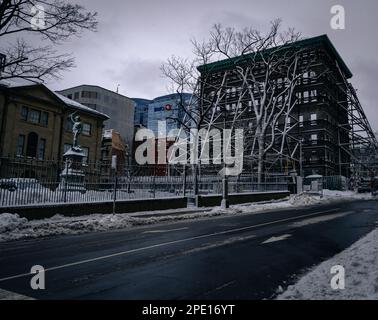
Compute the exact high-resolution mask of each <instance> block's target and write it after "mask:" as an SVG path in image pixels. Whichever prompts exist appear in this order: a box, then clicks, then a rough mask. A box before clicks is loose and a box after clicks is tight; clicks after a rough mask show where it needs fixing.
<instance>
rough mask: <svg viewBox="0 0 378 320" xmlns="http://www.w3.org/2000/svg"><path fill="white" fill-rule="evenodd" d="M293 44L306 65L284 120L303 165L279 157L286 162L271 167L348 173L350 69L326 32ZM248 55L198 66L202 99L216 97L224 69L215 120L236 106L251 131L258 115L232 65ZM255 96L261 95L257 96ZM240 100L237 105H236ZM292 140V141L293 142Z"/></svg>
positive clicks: (280, 125) (281, 123)
mask: <svg viewBox="0 0 378 320" xmlns="http://www.w3.org/2000/svg"><path fill="white" fill-rule="evenodd" d="M293 48H299V49H300V52H301V53H300V59H299V66H300V67H299V68H300V69H302V70H303V69H306V72H304V73H303V77H302V78H301V79H300V81H299V83H298V84H297V85H296V87H295V93H294V95H295V96H296V97H297V99H298V100H297V103H296V105H295V107H294V109H293V110H292V112H291V116H290V118H289V119H288V120H289V121H290V120H291V123H287V125H289V126H292V129H291V131H290V134H291V135H292V136H293V137H294V139H295V141H301V144H302V148H301V149H302V155H301V156H300V155H299V151H300V149H299V148H297V150H296V151H295V152H296V159H298V160H299V159H300V158H301V160H302V161H301V162H302V163H301V164H300V163H299V161H296V162H295V161H290V163H287V162H286V159H285V156H282V158H283V159H284V161H281V164H280V165H278V164H277V165H276V166H275V167H273V166H272V167H271V168H270V169H271V171H272V172H277V173H283V171H286V172H288V171H289V170H290V169H296V170H297V172H298V171H299V170H298V169H299V167H300V165H302V168H303V174H304V176H307V175H312V174H320V175H324V176H332V175H342V176H347V177H348V176H349V175H350V162H351V159H350V149H349V148H350V143H351V142H350V131H351V126H350V123H349V118H348V107H349V106H348V97H347V95H348V94H347V92H348V90H350V89H351V85H350V84H349V83H348V82H347V79H349V78H351V77H352V73H351V71H350V70H349V69H348V67H347V65H346V64H345V62H344V61H343V60H342V58H341V56H340V55H339V53H338V52H337V50H336V49H335V47H334V46H333V45H332V43H331V41H330V40H329V38H328V37H327V36H326V35H322V36H319V37H314V38H309V39H305V40H300V41H297V42H295V43H293ZM248 58H249V57H244V58H243V57H235V58H232V59H226V60H222V61H217V62H214V63H210V64H207V65H203V66H200V67H199V68H198V69H199V71H200V72H201V76H202V77H203V78H205V77H206V79H207V80H206V81H203V82H202V83H203V87H202V89H201V90H202V92H203V94H204V96H205V97H211V96H212V95H214V88H218V87H220V86H221V85H220V84H221V81H222V79H223V75H224V74H225V73H226V72H227V77H226V81H225V84H224V91H225V92H222V96H223V98H222V100H221V102H220V103H219V106H218V108H219V113H221V114H223V115H221V116H220V117H218V119H219V120H218V121H219V122H223V121H224V118H226V121H230V119H232V117H233V115H234V114H235V110H238V112H243V116H241V117H240V119H239V121H240V126H241V127H244V126H246V125H249V124H250V126H249V129H251V130H250V131H251V132H253V130H254V125H253V123H254V121H255V120H256V119H255V118H254V113H253V110H252V104H251V101H249V99H250V98H249V97H248V95H246V96H245V98H244V96H242V97H241V95H242V94H241V90H242V88H241V87H242V83H241V80H240V78H238V77H237V73H236V71H235V68H236V66H241V67H243V66H244V65H245V64H246V62H245V61H248ZM252 59H254V58H253V57H252ZM254 72H255V71H254ZM259 73H260V74H264V70H259V69H258V68H256V73H255V77H256V79H258V78H259ZM271 80H272V81H277V82H280V81H282V83H283V82H284V81H285V79H284V78H276V79H271ZM223 93H224V94H223ZM239 98H240V99H239ZM254 99H259V97H258V94H257V95H256V97H255V98H254ZM207 101H211V99H210V98H209V99H208V100H207ZM239 101H240V102H239ZM203 103H209V102H203ZM238 103H240V107H238V108H237V104H238ZM247 119H248V121H247ZM286 121H287V120H286V118H284V117H282V118H281V119H280V120H279V121H278V125H277V128H276V129H275V130H277V131H279V130H280V129H282V128H283V126H284V125H285V122H286ZM237 125H238V124H236V126H237ZM292 142H293V143H294V140H292ZM292 150H294V148H292ZM266 160H269V155H267V156H266ZM291 160H292V159H291ZM285 167H286V168H285ZM288 169H289V170H288Z"/></svg>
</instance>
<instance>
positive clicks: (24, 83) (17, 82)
mask: <svg viewBox="0 0 378 320" xmlns="http://www.w3.org/2000/svg"><path fill="white" fill-rule="evenodd" d="M34 86H41V87H43V88H44V89H46V90H48V91H49V92H50V93H52V94H53V95H55V97H56V98H57V99H59V100H60V101H61V102H63V103H64V104H65V105H66V106H68V107H71V108H74V109H78V110H81V111H84V112H87V113H91V114H95V115H97V116H101V117H103V118H106V119H109V116H108V115H107V114H105V113H102V112H99V111H97V110H93V109H91V108H89V107H87V106H85V105H83V104H81V103H79V102H76V101H74V100H71V99H69V98H67V97H65V96H63V95H61V94H59V93H57V92H54V91H53V90H50V89H49V88H48V87H47V86H46V85H44V84H43V83H42V82H37V81H31V80H26V79H21V78H13V79H6V80H0V87H6V88H9V89H17V88H22V87H34Z"/></svg>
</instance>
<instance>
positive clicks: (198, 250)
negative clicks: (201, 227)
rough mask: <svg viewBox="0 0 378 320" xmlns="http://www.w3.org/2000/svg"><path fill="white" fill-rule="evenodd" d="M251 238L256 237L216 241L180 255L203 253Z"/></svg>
mask: <svg viewBox="0 0 378 320" xmlns="http://www.w3.org/2000/svg"><path fill="white" fill-rule="evenodd" d="M253 238H256V236H255V235H254V234H252V235H250V236H246V237H231V238H229V239H226V240H224V241H217V242H215V243H206V244H204V245H202V246H199V247H197V248H193V249H189V250H187V251H184V252H182V254H190V253H195V252H200V251H204V250H209V249H214V248H218V247H221V246H225V245H228V244H232V243H236V242H240V241H246V240H249V239H253Z"/></svg>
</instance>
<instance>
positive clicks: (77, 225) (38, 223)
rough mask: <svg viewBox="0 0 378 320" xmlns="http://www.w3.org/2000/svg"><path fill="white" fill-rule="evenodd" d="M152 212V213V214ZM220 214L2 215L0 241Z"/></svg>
mask: <svg viewBox="0 0 378 320" xmlns="http://www.w3.org/2000/svg"><path fill="white" fill-rule="evenodd" d="M150 213H151V212H150ZM221 214H222V213H221V212H209V211H207V212H194V213H186V214H180V215H156V216H153V217H143V215H140V216H131V215H130V214H129V213H125V214H93V215H87V216H79V217H64V216H62V215H55V216H53V217H51V218H48V219H43V220H28V219H26V218H20V217H19V216H18V215H17V214H10V213H4V214H0V242H1V241H10V240H21V239H30V238H39V237H46V236H54V235H64V234H82V233H88V232H94V231H107V230H115V229H125V228H130V227H133V226H141V225H150V224H155V223H160V222H173V221H180V220H187V219H194V218H201V217H212V216H219V215H221Z"/></svg>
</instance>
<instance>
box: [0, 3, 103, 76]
mask: <svg viewBox="0 0 378 320" xmlns="http://www.w3.org/2000/svg"><path fill="white" fill-rule="evenodd" d="M96 15H97V13H92V12H87V11H86V10H85V9H84V8H83V7H82V6H80V5H77V4H71V3H69V2H68V1H65V0H2V1H1V4H0V43H1V44H0V53H2V54H4V55H5V57H6V60H5V63H4V66H3V70H2V71H1V73H0V79H11V78H23V79H28V80H44V79H46V78H48V77H53V78H59V76H60V73H61V72H62V71H63V70H66V69H69V68H72V67H73V66H74V59H73V57H72V56H71V55H70V54H59V53H57V50H56V46H57V45H59V44H62V43H63V42H64V41H66V40H68V39H70V38H71V37H72V36H78V35H80V34H81V33H82V32H83V31H85V30H90V31H95V30H96V28H97V21H96Z"/></svg>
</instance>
